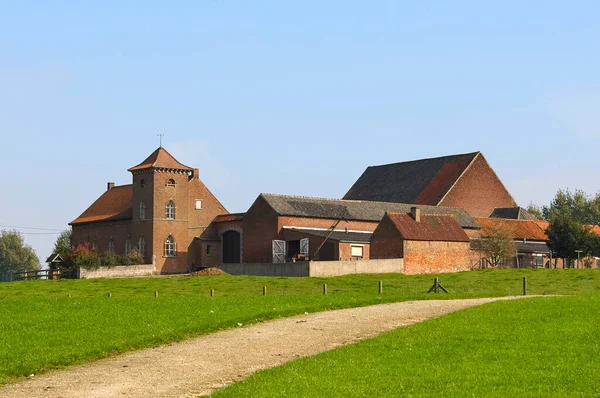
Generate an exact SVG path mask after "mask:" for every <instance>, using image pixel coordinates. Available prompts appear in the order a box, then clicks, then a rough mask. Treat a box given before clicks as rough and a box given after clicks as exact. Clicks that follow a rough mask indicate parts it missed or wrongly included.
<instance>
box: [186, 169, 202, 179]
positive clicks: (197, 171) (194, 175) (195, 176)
mask: <svg viewBox="0 0 600 398" xmlns="http://www.w3.org/2000/svg"><path fill="white" fill-rule="evenodd" d="M194 178H195V179H198V178H200V170H199V169H194V171H192V174H191V175H190V178H189V179H190V180H192V179H194Z"/></svg>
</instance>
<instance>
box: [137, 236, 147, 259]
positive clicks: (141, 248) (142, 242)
mask: <svg viewBox="0 0 600 398" xmlns="http://www.w3.org/2000/svg"><path fill="white" fill-rule="evenodd" d="M138 250H139V251H140V256H142V257H146V239H144V237H143V236H142V237H141V238H140V241H139V242H138Z"/></svg>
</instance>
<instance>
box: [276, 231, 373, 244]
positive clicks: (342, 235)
mask: <svg viewBox="0 0 600 398" xmlns="http://www.w3.org/2000/svg"><path fill="white" fill-rule="evenodd" d="M286 229H287V230H289V231H296V232H299V233H301V234H305V235H311V236H319V237H322V238H326V237H327V239H328V240H335V241H338V242H345V243H369V242H371V236H372V235H373V232H349V231H348V232H347V231H339V230H335V231H333V232H332V231H331V230H324V231H320V230H314V229H307V228H286Z"/></svg>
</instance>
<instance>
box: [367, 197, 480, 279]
mask: <svg viewBox="0 0 600 398" xmlns="http://www.w3.org/2000/svg"><path fill="white" fill-rule="evenodd" d="M470 242H471V240H470V238H469V237H468V236H467V234H466V233H465V231H464V230H463V228H462V227H461V225H460V224H459V223H458V222H457V221H456V219H455V218H454V216H453V215H450V214H434V215H424V214H421V209H420V208H419V207H412V208H411V212H410V213H385V215H384V216H383V219H382V220H381V222H380V223H379V225H378V226H377V228H376V229H375V231H374V232H373V236H372V237H371V258H372V259H387V258H403V259H404V273H406V274H423V273H433V272H448V271H467V270H470V269H471V259H470V252H471V249H470Z"/></svg>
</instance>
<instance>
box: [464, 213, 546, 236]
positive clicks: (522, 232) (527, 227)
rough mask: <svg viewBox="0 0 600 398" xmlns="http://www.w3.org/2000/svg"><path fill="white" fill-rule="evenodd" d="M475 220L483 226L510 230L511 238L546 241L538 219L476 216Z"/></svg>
mask: <svg viewBox="0 0 600 398" xmlns="http://www.w3.org/2000/svg"><path fill="white" fill-rule="evenodd" d="M475 221H477V223H478V224H479V225H481V226H482V227H483V228H484V231H485V228H494V227H503V228H506V229H507V230H509V231H510V233H511V234H512V238H513V239H527V240H538V241H547V240H548V236H547V235H546V232H545V231H544V228H542V227H541V226H540V224H542V223H543V222H540V221H538V220H509V219H502V218H476V219H475Z"/></svg>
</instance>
